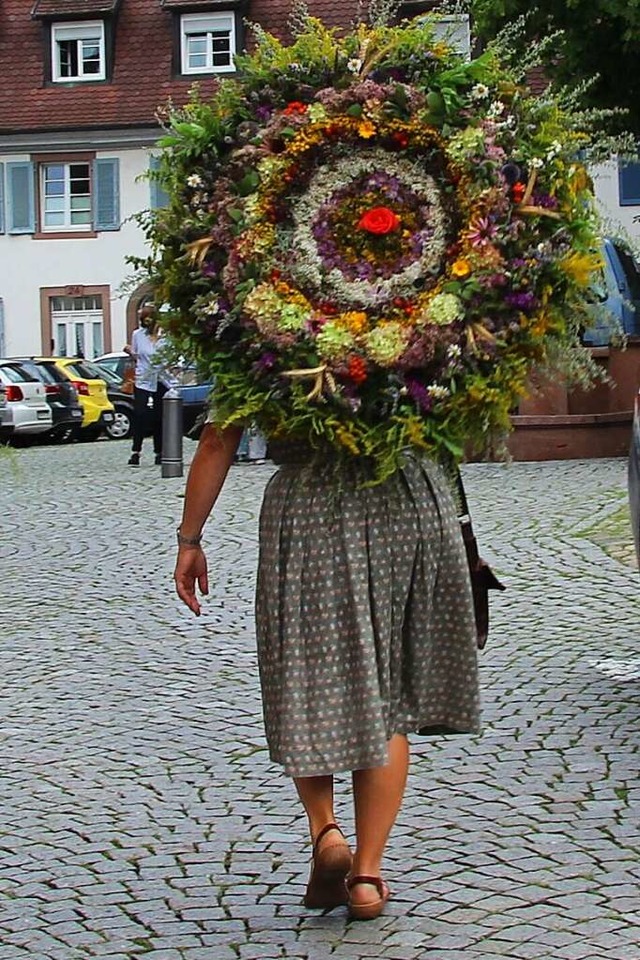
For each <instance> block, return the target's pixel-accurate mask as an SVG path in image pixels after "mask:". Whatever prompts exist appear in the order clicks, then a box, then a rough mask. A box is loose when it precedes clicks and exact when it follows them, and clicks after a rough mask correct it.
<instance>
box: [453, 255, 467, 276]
mask: <svg viewBox="0 0 640 960" xmlns="http://www.w3.org/2000/svg"><path fill="white" fill-rule="evenodd" d="M470 273H471V264H470V263H469V261H468V260H463V259H460V260H456V261H455V263H453V264H452V265H451V276H452V277H456V278H457V279H458V280H462V279H463V278H464V277H468V276H469V274H470Z"/></svg>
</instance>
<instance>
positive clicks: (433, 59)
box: [147, 19, 597, 479]
mask: <svg viewBox="0 0 640 960" xmlns="http://www.w3.org/2000/svg"><path fill="white" fill-rule="evenodd" d="M238 69H239V73H238V76H237V78H235V79H232V80H225V81H223V82H222V83H221V84H220V87H219V90H218V92H217V94H216V95H215V96H214V98H213V99H212V100H211V101H210V102H203V101H202V100H201V99H200V98H199V97H198V96H197V94H196V95H194V97H193V99H192V101H191V102H190V103H189V104H188V106H187V107H186V108H184V109H182V110H178V111H171V112H170V115H169V121H168V125H169V130H168V132H167V136H166V137H165V138H164V140H163V141H162V145H163V147H164V152H163V156H162V163H161V171H160V177H161V179H162V181H163V183H164V185H165V187H166V188H167V189H168V191H169V193H170V197H171V202H170V205H169V206H168V207H167V208H166V209H164V210H161V211H159V212H157V213H156V214H155V215H154V216H153V217H152V219H151V221H150V226H149V234H150V238H151V240H152V243H153V245H154V256H153V257H152V258H151V259H150V261H149V262H148V264H147V265H148V266H149V267H150V272H151V277H152V280H153V282H154V284H155V286H156V287H157V291H158V293H157V295H158V297H159V299H160V300H161V301H163V302H165V303H166V304H168V305H169V307H170V310H171V312H170V314H169V317H170V319H169V322H168V328H169V334H170V336H171V337H172V339H173V341H174V343H175V346H176V349H177V351H178V352H180V353H182V354H187V355H189V356H191V357H193V358H195V359H196V361H197V363H198V364H199V365H200V367H201V368H202V369H203V370H204V371H205V372H206V373H207V374H209V375H211V376H212V378H213V379H214V381H215V390H214V398H213V407H212V410H213V413H212V416H213V420H214V422H215V423H217V424H219V425H220V426H225V425H228V424H231V423H234V422H241V421H249V420H253V421H255V422H256V423H257V424H258V425H259V426H260V427H261V428H262V429H263V430H264V431H265V432H266V433H267V434H268V435H269V436H271V437H274V436H275V437H281V436H287V437H299V438H303V439H305V440H307V441H310V442H311V443H312V444H313V445H314V446H316V447H319V448H321V447H323V446H329V447H332V448H333V449H334V451H335V450H338V451H340V452H341V453H343V454H344V455H347V456H359V457H367V458H371V459H372V460H373V462H374V463H375V466H376V476H377V478H378V479H380V478H382V477H384V476H387V475H389V474H390V473H391V472H392V471H393V470H394V469H395V468H396V467H397V465H398V463H400V462H401V458H402V453H403V450H405V449H406V448H407V447H418V448H422V449H425V450H427V451H428V452H430V453H431V454H432V455H435V456H442V455H443V454H446V455H447V456H450V455H451V454H453V455H455V456H458V455H461V453H462V451H463V449H464V448H468V447H469V445H472V446H475V447H482V446H483V445H484V444H485V443H486V441H487V439H488V438H489V437H490V436H492V435H493V434H495V433H496V432H501V431H505V430H506V429H508V426H509V413H510V411H511V410H512V409H513V407H514V405H515V404H516V403H517V401H518V398H519V397H520V396H521V395H522V393H523V392H524V391H525V388H526V381H527V376H528V374H529V372H530V369H531V366H532V364H534V363H539V362H541V361H544V360H545V358H546V357H547V355H548V353H549V350H550V348H551V347H552V345H553V344H554V343H562V342H565V343H576V342H577V327H578V323H577V318H578V317H579V316H580V314H581V309H582V306H583V304H584V300H585V290H586V287H587V285H588V283H589V279H590V275H591V273H592V271H593V270H594V269H595V268H596V267H597V258H595V257H594V254H593V250H594V249H595V248H596V247H597V241H596V238H595V222H594V215H593V211H592V203H591V195H590V192H589V181H588V177H587V175H586V173H585V169H584V166H583V165H582V163H581V162H579V161H578V159H577V157H578V155H579V151H580V150H581V149H582V148H584V146H585V142H586V136H585V135H584V134H583V133H581V132H580V131H579V130H578V129H577V128H576V123H575V122H574V120H573V117H572V116H571V113H570V112H567V111H565V110H563V109H562V108H561V106H560V105H559V104H558V102H556V101H554V100H553V99H552V98H551V97H548V96H547V97H545V98H544V99H538V98H536V97H534V96H533V95H532V94H531V92H530V91H529V90H528V89H527V88H526V87H524V86H521V85H518V84H516V83H515V82H514V81H513V79H512V77H511V75H510V74H509V72H508V71H507V70H505V68H503V67H502V66H501V65H500V64H499V62H498V60H497V58H496V55H495V54H494V53H492V52H489V53H486V54H485V55H483V56H482V57H481V58H480V59H477V60H473V61H471V62H465V61H463V60H462V58H461V57H459V56H458V55H457V54H456V53H455V52H454V51H453V50H452V49H451V48H450V47H449V46H448V45H447V44H446V43H443V42H437V41H436V40H434V37H433V33H432V28H431V27H430V26H429V24H428V23H427V22H420V23H418V22H415V21H413V22H405V23H403V24H401V25H400V26H386V27H376V28H371V27H366V26H360V27H359V28H358V29H357V30H356V31H355V32H354V33H351V34H349V35H348V36H344V37H340V36H338V35H337V34H336V33H335V32H332V31H328V30H327V29H325V28H324V27H323V26H322V24H321V23H320V22H319V21H317V20H313V19H309V20H308V21H307V24H306V26H305V29H304V30H302V31H301V32H300V33H299V35H298V36H297V38H296V40H295V42H294V43H293V44H291V45H289V46H287V45H283V44H281V43H280V42H279V41H278V40H276V39H275V38H274V37H272V36H270V35H268V34H265V33H263V32H262V31H260V30H258V31H257V41H256V49H255V52H254V53H253V54H251V55H246V56H243V57H241V58H239V62H238Z"/></svg>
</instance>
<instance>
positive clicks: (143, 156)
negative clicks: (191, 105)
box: [0, 0, 351, 357]
mask: <svg viewBox="0 0 640 960" xmlns="http://www.w3.org/2000/svg"><path fill="white" fill-rule="evenodd" d="M310 6H311V9H312V12H313V13H314V14H316V15H318V16H320V17H322V18H323V19H324V20H325V21H326V22H327V23H329V24H331V25H340V24H341V23H344V22H345V21H346V20H348V19H349V16H350V9H351V5H350V4H343V3H336V2H334V0H317V2H315V3H312V4H311V5H310ZM289 10H290V3H289V0H35V2H34V0H2V4H0V356H3V355H4V356H15V355H22V354H40V353H42V354H52V353H53V354H56V353H57V354H70V355H75V354H81V355H84V356H86V357H92V356H97V355H99V354H101V353H103V352H106V351H109V350H111V349H120V348H121V347H122V345H123V344H124V343H125V342H126V340H127V339H128V337H129V335H130V332H131V330H132V328H133V327H134V325H135V322H136V313H137V309H138V307H139V306H140V305H141V304H142V303H143V302H144V300H145V298H148V296H149V291H148V290H146V289H144V288H139V289H133V290H132V289H131V283H130V273H131V270H130V268H129V267H128V265H127V263H126V260H125V258H126V256H127V255H131V254H132V255H139V256H140V255H144V253H145V244H144V237H143V235H142V232H141V230H140V228H139V226H138V224H137V223H136V222H135V220H134V219H133V217H134V215H135V214H136V213H138V212H140V211H142V210H144V209H145V208H149V207H153V206H154V205H155V204H157V203H159V202H161V197H160V196H159V195H158V191H157V189H154V184H153V183H152V182H150V181H149V180H148V179H146V178H145V174H146V172H147V171H148V170H149V167H150V166H152V165H153V162H154V153H153V147H154V144H155V143H156V141H157V139H158V136H159V135H160V133H161V128H160V126H159V122H158V119H157V111H158V108H159V107H162V105H164V104H166V103H167V101H168V100H169V99H171V100H172V101H173V102H174V103H177V104H180V103H183V102H184V101H185V100H186V99H187V97H188V94H189V89H190V87H191V86H192V84H193V83H194V82H196V81H197V83H198V85H199V87H200V89H201V91H202V94H203V95H204V96H206V95H207V94H208V93H211V92H212V91H213V89H214V88H215V84H216V83H217V82H218V78H219V77H220V76H223V75H225V74H228V73H231V72H233V69H234V67H233V56H234V54H235V53H236V51H240V50H242V49H243V47H244V44H245V36H244V33H245V26H244V24H245V18H246V17H249V18H250V19H252V20H255V21H257V22H259V23H261V24H262V25H263V26H264V27H265V28H267V29H269V30H271V31H273V32H275V33H278V34H280V35H284V34H285V33H286V25H287V20H288V16H289ZM128 278H129V279H128Z"/></svg>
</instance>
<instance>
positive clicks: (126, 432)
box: [105, 407, 133, 440]
mask: <svg viewBox="0 0 640 960" xmlns="http://www.w3.org/2000/svg"><path fill="white" fill-rule="evenodd" d="M132 430H133V423H132V420H131V412H130V411H129V410H128V409H127V408H126V407H116V409H115V413H114V415H113V420H112V421H111V423H108V424H107V425H106V427H105V432H106V434H107V436H108V438H109V440H126V439H127V438H128V437H130V436H131V431H132Z"/></svg>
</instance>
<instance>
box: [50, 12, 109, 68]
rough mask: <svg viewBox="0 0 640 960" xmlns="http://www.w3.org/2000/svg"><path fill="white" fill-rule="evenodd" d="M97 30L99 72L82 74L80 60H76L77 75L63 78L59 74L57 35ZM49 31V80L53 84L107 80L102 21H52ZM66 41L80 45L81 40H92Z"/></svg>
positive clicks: (104, 27)
mask: <svg viewBox="0 0 640 960" xmlns="http://www.w3.org/2000/svg"><path fill="white" fill-rule="evenodd" d="M94 27H95V28H98V29H99V36H98V37H97V38H96V39H97V40H98V51H99V56H100V70H99V71H98V72H97V73H87V74H84V73H83V72H82V69H81V65H82V60H81V58H80V57H79V58H78V70H79V73H78V74H77V75H75V76H72V77H65V76H62V74H61V66H62V65H61V60H60V50H59V46H58V45H59V43H60V42H61V41H60V39H59V33H61V32H62V31H69V32H74V31H75V32H76V33H86V32H87V31H88V30H90V29H92V28H94ZM50 30H51V80H52V82H53V83H99V82H100V81H104V80H106V79H107V43H106V25H105V21H104V20H74V21H64V20H62V21H61V20H58V21H54V22H53V23H52V24H51V27H50ZM66 39H68V40H72V41H73V40H75V42H76V43H81V42H82V40H86V39H94V38H93V37H68V38H66Z"/></svg>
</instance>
